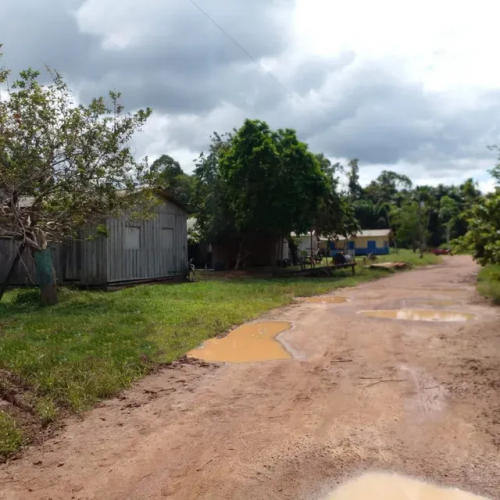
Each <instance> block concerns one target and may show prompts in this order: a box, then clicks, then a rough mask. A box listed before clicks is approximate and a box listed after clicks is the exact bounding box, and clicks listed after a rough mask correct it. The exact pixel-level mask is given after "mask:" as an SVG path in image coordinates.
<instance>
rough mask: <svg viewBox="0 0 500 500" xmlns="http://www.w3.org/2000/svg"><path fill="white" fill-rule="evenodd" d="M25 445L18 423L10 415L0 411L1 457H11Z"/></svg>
mask: <svg viewBox="0 0 500 500" xmlns="http://www.w3.org/2000/svg"><path fill="white" fill-rule="evenodd" d="M22 444H23V435H22V432H21V430H20V429H19V428H18V427H17V425H16V421H15V420H14V418H12V417H11V416H10V415H9V414H7V413H5V412H4V411H0V457H1V456H2V455H4V456H5V455H10V454H11V453H14V452H15V451H17V450H18V449H19V448H20V447H21V446H22Z"/></svg>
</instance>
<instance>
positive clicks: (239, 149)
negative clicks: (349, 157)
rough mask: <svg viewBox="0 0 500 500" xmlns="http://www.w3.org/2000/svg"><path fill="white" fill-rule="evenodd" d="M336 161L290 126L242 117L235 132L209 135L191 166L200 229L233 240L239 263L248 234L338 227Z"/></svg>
mask: <svg viewBox="0 0 500 500" xmlns="http://www.w3.org/2000/svg"><path fill="white" fill-rule="evenodd" d="M334 167H335V166H332V165H331V164H330V162H329V160H328V159H326V158H325V157H324V156H323V155H314V154H313V153H311V152H310V151H309V150H308V148H307V145H306V144H304V143H302V142H300V141H299V140H298V139H297V136H296V133H295V131H294V130H291V129H284V130H281V129H280V130H277V131H273V130H271V129H270V128H269V126H268V125H267V123H265V122H262V121H259V120H246V121H245V123H244V124H243V126H242V127H241V128H240V129H239V130H237V131H235V133H234V134H233V135H228V136H222V137H221V136H219V135H217V134H215V135H214V137H213V138H212V144H211V147H210V151H209V154H208V155H207V156H205V155H201V156H200V160H199V162H198V165H197V168H196V177H197V195H196V200H197V201H196V204H197V216H198V226H199V229H200V231H201V233H202V234H203V236H205V237H207V238H209V239H210V240H211V241H217V239H219V240H220V239H224V240H225V241H228V240H229V239H232V240H237V241H238V243H239V252H238V257H237V259H236V267H238V265H239V263H240V260H241V256H242V254H243V253H244V246H245V242H246V241H247V240H248V238H249V237H251V236H254V235H267V236H268V237H275V238H278V237H286V236H287V235H289V234H290V233H291V232H296V233H304V232H307V231H310V230H311V229H314V228H315V227H316V228H319V227H321V230H325V231H326V230H331V229H332V228H333V226H334V225H336V226H337V227H339V226H341V225H342V224H344V222H345V220H346V219H345V217H344V215H345V214H343V213H340V211H341V210H343V209H344V204H343V202H342V200H341V199H340V197H339V196H338V195H337V193H336V191H335V188H336V180H335V178H334V170H335V168H334ZM337 209H338V210H337ZM327 214H328V215H329V216H336V218H331V217H327ZM327 219H328V220H327Z"/></svg>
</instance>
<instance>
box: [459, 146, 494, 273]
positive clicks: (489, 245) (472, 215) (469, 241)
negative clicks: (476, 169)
mask: <svg viewBox="0 0 500 500" xmlns="http://www.w3.org/2000/svg"><path fill="white" fill-rule="evenodd" d="M495 149H497V150H498V147H495ZM498 168H499V167H498V166H497V167H495V168H494V169H493V170H492V171H491V173H492V175H493V178H494V179H495V180H496V182H497V187H496V189H495V191H494V192H493V193H490V194H487V195H485V196H482V197H481V198H479V199H476V200H475V203H473V204H472V203H471V204H470V205H469V209H468V210H467V211H466V214H465V218H466V220H467V223H468V229H469V230H468V232H467V233H466V234H465V235H464V236H463V237H461V238H458V239H457V240H455V241H454V244H455V247H456V248H457V249H459V250H464V251H467V250H469V249H470V248H471V247H473V248H474V258H475V259H476V260H477V261H478V262H479V263H480V264H481V265H483V266H484V265H487V264H500V175H497V174H498V172H499V170H498Z"/></svg>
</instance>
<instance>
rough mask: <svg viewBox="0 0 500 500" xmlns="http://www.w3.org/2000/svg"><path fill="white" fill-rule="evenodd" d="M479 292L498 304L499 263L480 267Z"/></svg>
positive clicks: (499, 294)
mask: <svg viewBox="0 0 500 500" xmlns="http://www.w3.org/2000/svg"><path fill="white" fill-rule="evenodd" d="M477 281H478V283H477V289H478V291H479V293H480V294H481V295H483V296H485V297H487V298H489V299H492V301H493V303H494V304H497V305H500V265H493V264H491V265H488V266H485V267H483V268H482V269H481V271H480V272H479V276H478V280H477Z"/></svg>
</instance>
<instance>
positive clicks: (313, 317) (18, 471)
mask: <svg viewBox="0 0 500 500" xmlns="http://www.w3.org/2000/svg"><path fill="white" fill-rule="evenodd" d="M476 272H477V268H476V266H475V264H473V262H472V261H471V259H470V258H468V257H461V256H456V257H450V258H446V260H445V263H444V264H443V265H441V266H437V267H432V268H427V269H422V270H417V271H412V272H409V273H402V274H398V275H394V276H391V277H388V278H384V279H383V280H380V281H378V282H372V283H368V284H364V285H361V286H359V287H357V288H352V289H345V290H344V291H342V294H343V295H345V296H346V297H348V298H349V301H348V302H346V303H341V304H321V303H318V304H314V303H307V302H300V303H297V304H296V305H293V306H290V307H287V308H284V309H280V310H277V311H274V312H273V313H272V314H270V315H268V316H266V319H272V320H280V321H290V322H291V323H292V325H293V327H292V329H291V330H288V331H286V332H284V333H282V334H281V335H280V337H279V338H280V340H281V341H282V342H283V343H284V344H285V345H286V346H287V348H288V349H289V350H290V351H291V352H292V353H293V355H294V359H288V360H275V361H265V362H254V363H247V364H221V365H213V364H206V363H200V362H180V363H176V364H175V365H174V366H172V367H171V368H169V369H164V370H163V371H161V372H160V373H158V374H156V375H154V376H150V377H148V378H146V379H144V380H143V381H141V382H140V383H139V384H137V385H136V386H135V387H134V388H133V389H132V390H130V391H127V392H125V393H124V394H123V395H122V396H121V397H120V398H117V399H113V400H110V401H107V402H105V403H103V404H102V405H101V406H100V407H98V408H96V409H95V410H93V411H92V412H90V413H89V414H88V415H86V417H85V418H84V419H83V420H78V419H74V420H71V421H69V422H68V424H67V426H66V428H65V429H64V430H62V431H61V432H60V433H59V435H58V436H56V437H55V438H53V439H51V440H49V441H47V442H46V443H44V444H43V445H41V446H40V447H38V448H32V449H30V450H28V451H27V452H26V453H25V454H24V455H23V456H22V457H21V458H20V459H19V460H16V461H14V462H10V463H7V464H4V465H3V466H2V467H0V484H1V489H0V498H1V499H2V500H4V499H8V500H14V499H15V500H21V499H22V500H26V499H28V500H30V499H34V500H42V499H43V500H49V499H52V500H63V499H64V500H66V499H79V500H91V499H92V500H97V499H103V500H118V499H120V500H122V499H123V500H124V499H130V500H139V499H141V500H142V499H148V500H157V499H158V500H159V499H166V498H167V499H175V500H177V499H178V500H190V499H217V500H229V499H231V500H236V499H245V500H248V499H255V500H261V499H262V500H264V499H266V500H272V499H297V500H301V499H303V500H305V499H308V500H316V499H321V498H323V497H324V496H325V495H327V494H328V492H329V491H330V490H331V489H333V488H334V487H335V485H337V484H339V483H340V482H342V481H344V480H345V479H346V478H348V477H351V476H352V475H356V474H359V473H360V472H362V471H367V470H387V471H395V472H400V473H405V474H410V475H414V476H416V477H420V478H427V479H429V480H431V481H435V482H437V483H439V484H442V485H443V486H447V485H450V486H458V487H462V488H464V489H467V490H471V491H473V492H474V493H476V494H482V495H486V496H489V497H491V498H492V499H500V475H499V470H500V449H499V448H500V391H499V389H500V311H499V310H498V309H495V308H493V307H490V306H489V305H488V304H487V303H486V301H485V300H483V299H481V298H480V297H479V296H478V295H477V294H476V292H475V289H474V278H475V274H476ZM337 294H338V292H337ZM434 300H436V301H437V302H433V301H434ZM443 301H444V302H443ZM424 302H425V306H422V304H423V303H424ZM450 302H451V305H450ZM443 303H444V304H447V305H446V306H443V305H442V304H443ZM429 304H434V305H435V308H437V309H446V310H451V311H460V312H468V313H471V314H474V315H476V317H477V319H476V320H474V321H471V322H467V323H441V322H415V321H396V320H390V319H380V318H372V317H364V316H362V315H358V314H357V312H359V311H361V310H367V309H370V310H371V309H397V308H401V307H404V308H409V307H414V308H417V309H422V308H429V307H430V306H429Z"/></svg>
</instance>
